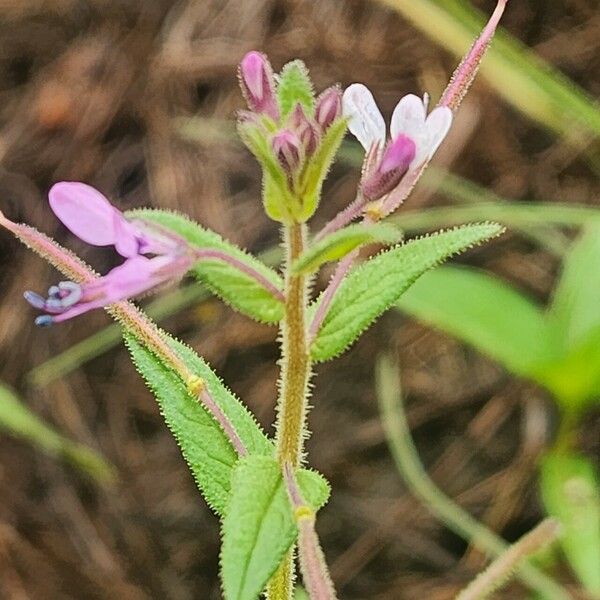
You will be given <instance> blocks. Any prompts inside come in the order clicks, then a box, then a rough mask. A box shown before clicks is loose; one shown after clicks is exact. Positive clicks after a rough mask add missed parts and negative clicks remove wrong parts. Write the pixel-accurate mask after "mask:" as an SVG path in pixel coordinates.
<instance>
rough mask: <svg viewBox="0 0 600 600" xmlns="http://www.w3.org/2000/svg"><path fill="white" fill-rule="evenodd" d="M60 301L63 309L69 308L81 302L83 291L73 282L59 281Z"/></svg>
mask: <svg viewBox="0 0 600 600" xmlns="http://www.w3.org/2000/svg"><path fill="white" fill-rule="evenodd" d="M58 288H59V293H60V299H61V301H62V305H63V307H64V308H69V307H70V306H73V305H74V304H77V302H79V301H80V300H81V296H82V295H83V290H82V289H81V286H80V285H79V284H78V283H75V282H74V281H61V282H60V283H59V284H58Z"/></svg>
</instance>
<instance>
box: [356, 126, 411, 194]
mask: <svg viewBox="0 0 600 600" xmlns="http://www.w3.org/2000/svg"><path fill="white" fill-rule="evenodd" d="M416 151H417V147H416V144H415V142H414V141H413V140H412V139H411V138H409V137H408V136H406V135H399V136H398V137H397V138H396V139H395V140H393V141H391V142H390V143H389V144H388V145H387V147H386V148H385V150H384V152H383V156H382V157H381V160H380V161H379V165H377V167H376V168H375V170H374V171H373V172H371V173H368V174H367V176H366V178H365V180H364V181H363V183H362V192H363V195H364V197H365V198H366V199H367V200H368V201H373V200H379V198H381V197H383V196H385V195H386V194H389V192H391V191H392V190H393V189H394V188H395V187H396V186H397V185H398V184H399V183H400V181H401V179H402V177H404V175H405V174H406V172H407V171H408V169H409V167H410V164H411V162H412V161H413V159H414V158H415V155H416Z"/></svg>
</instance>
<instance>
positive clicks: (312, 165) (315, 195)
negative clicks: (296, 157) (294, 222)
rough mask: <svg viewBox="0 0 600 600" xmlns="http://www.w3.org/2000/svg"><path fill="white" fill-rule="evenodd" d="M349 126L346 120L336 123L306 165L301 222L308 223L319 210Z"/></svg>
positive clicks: (302, 184)
mask: <svg viewBox="0 0 600 600" xmlns="http://www.w3.org/2000/svg"><path fill="white" fill-rule="evenodd" d="M347 125H348V122H347V120H346V119H337V120H336V121H334V122H333V123H332V124H331V125H330V126H329V129H327V131H326V132H325V135H324V136H323V137H322V139H321V143H320V144H319V147H318V148H317V150H316V152H315V153H314V155H313V156H311V158H310V160H309V161H308V164H307V165H306V168H305V170H304V173H303V174H302V181H301V183H300V189H301V190H302V211H301V213H300V214H299V215H298V218H299V220H300V221H307V220H308V219H309V218H310V217H311V216H312V215H313V214H314V212H315V210H316V209H317V206H318V203H319V199H320V197H321V188H322V187H323V182H324V181H325V177H327V173H328V172H329V169H330V168H331V165H332V164H333V161H334V159H335V156H336V154H337V151H338V149H339V147H340V145H341V143H342V140H343V139H344V135H345V134H346V127H347Z"/></svg>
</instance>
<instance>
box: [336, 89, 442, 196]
mask: <svg viewBox="0 0 600 600" xmlns="http://www.w3.org/2000/svg"><path fill="white" fill-rule="evenodd" d="M342 106H343V114H344V116H346V117H347V118H348V119H349V121H348V128H349V129H350V132H351V133H352V134H353V135H354V136H355V137H356V138H357V139H358V141H359V142H360V143H361V144H362V146H363V148H364V149H365V150H366V152H367V165H366V167H367V168H366V172H365V177H364V178H363V193H364V194H365V197H366V198H367V199H368V200H377V199H378V198H381V197H382V196H384V195H385V194H388V193H389V192H390V191H392V190H393V189H394V188H395V187H396V186H397V185H398V183H399V182H400V180H401V179H402V177H403V176H404V175H405V174H406V173H407V172H408V171H415V170H417V169H419V168H420V167H421V166H422V165H423V164H424V163H425V162H427V161H428V160H430V159H431V157H432V156H433V155H434V153H435V151H436V150H437V149H438V147H439V145H440V144H441V143H442V141H443V140H444V138H445V137H446V134H447V133H448V130H449V129H450V125H451V124H452V111H451V109H450V108H448V107H446V106H441V107H438V108H435V109H434V110H432V111H431V113H430V114H429V115H427V100H426V99H425V100H422V99H421V98H419V97H418V96H415V95H414V94H408V95H406V96H404V97H403V98H402V99H401V100H400V102H398V104H397V105H396V108H395V109H394V112H393V114H392V119H391V123H390V135H391V139H390V141H389V142H388V144H387V145H386V127H385V121H384V120H383V116H382V115H381V112H380V111H379V109H378V108H377V104H376V103H375V99H374V98H373V94H371V92H370V91H369V89H368V88H367V87H366V86H364V85H363V84H361V83H354V84H352V85H350V86H349V87H348V88H347V89H346V90H345V91H344V95H343V98H342ZM386 173H387V174H389V173H391V174H392V176H390V175H388V176H387V178H386V185H382V184H381V183H380V181H381V179H382V177H381V176H382V175H385V174H386ZM390 182H395V183H394V184H393V185H392V183H390Z"/></svg>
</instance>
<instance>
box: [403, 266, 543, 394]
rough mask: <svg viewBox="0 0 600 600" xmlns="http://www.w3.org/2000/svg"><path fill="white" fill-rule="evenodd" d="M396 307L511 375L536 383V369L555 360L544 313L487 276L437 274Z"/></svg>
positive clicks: (466, 271)
mask: <svg viewBox="0 0 600 600" xmlns="http://www.w3.org/2000/svg"><path fill="white" fill-rule="evenodd" d="M397 306H398V308H400V310H402V311H403V312H406V313H408V314H409V315H411V316H413V317H416V318H417V319H419V320H421V321H424V322H425V323H428V324H429V325H432V326H433V327H436V328H438V329H441V330H442V331H444V332H446V333H449V334H450V335H453V336H456V337H457V338H458V339H460V340H463V341H465V342H467V343H469V344H471V345H473V346H474V347H475V348H477V349H478V350H480V351H482V352H484V353H485V354H487V355H488V356H490V357H492V358H493V359H495V360H497V361H498V362H500V363H501V364H502V365H504V366H505V367H506V368H507V369H508V370H509V371H511V372H512V373H516V374H518V375H522V376H525V377H531V378H533V379H535V378H536V367H537V366H539V365H540V364H545V363H547V362H548V361H549V360H550V359H551V358H552V351H553V345H552V339H551V338H550V335H549V331H548V327H547V323H546V319H545V315H544V313H543V311H542V308H541V307H539V306H537V305H536V304H535V303H534V302H533V301H531V300H530V299H528V298H527V297H525V296H524V295H522V294H520V293H519V292H517V291H516V290H514V289H513V288H512V287H511V286H510V285H508V284H506V283H504V282H502V281H501V280H499V279H497V278H495V277H493V276H491V275H488V274H486V273H484V272H483V271H479V270H477V269H473V268H469V267H454V266H445V267H440V268H438V269H435V270H433V271H431V272H429V273H426V274H425V275H423V277H421V278H420V279H419V280H418V281H417V282H415V284H414V285H413V286H412V287H411V288H410V289H409V290H407V292H406V293H405V294H404V295H403V296H402V297H401V298H400V300H399V301H398V303H397ZM542 383H543V382H542Z"/></svg>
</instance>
